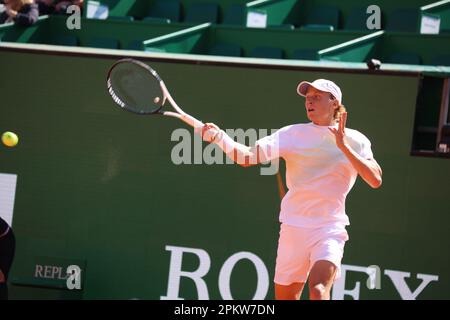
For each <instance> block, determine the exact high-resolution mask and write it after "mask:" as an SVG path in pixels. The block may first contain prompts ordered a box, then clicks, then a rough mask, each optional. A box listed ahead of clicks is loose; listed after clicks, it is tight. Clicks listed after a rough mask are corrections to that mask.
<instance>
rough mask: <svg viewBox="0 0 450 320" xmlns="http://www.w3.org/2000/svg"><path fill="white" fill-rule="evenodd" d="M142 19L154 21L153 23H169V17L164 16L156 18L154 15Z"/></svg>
mask: <svg viewBox="0 0 450 320" xmlns="http://www.w3.org/2000/svg"><path fill="white" fill-rule="evenodd" d="M142 21H145V22H149V23H154V24H168V23H170V19H166V18H156V17H145V18H144V19H142Z"/></svg>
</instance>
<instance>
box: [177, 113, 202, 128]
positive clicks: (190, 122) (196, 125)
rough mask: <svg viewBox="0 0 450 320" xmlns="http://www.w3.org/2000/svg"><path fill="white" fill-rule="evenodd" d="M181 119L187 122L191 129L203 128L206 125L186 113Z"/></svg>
mask: <svg viewBox="0 0 450 320" xmlns="http://www.w3.org/2000/svg"><path fill="white" fill-rule="evenodd" d="M180 119H181V120H183V121H184V122H186V123H187V124H188V125H190V126H191V127H194V129H198V128H202V127H203V126H204V125H205V124H204V123H203V122H201V121H200V120H197V119H195V118H194V117H193V116H190V115H188V114H186V113H185V114H182V115H181V118H180Z"/></svg>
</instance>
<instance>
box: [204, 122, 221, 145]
mask: <svg viewBox="0 0 450 320" xmlns="http://www.w3.org/2000/svg"><path fill="white" fill-rule="evenodd" d="M219 134H220V128H219V127H218V126H217V125H215V124H214V123H211V122H207V123H205V125H204V126H203V128H202V139H203V141H206V142H210V143H211V142H214V141H215V140H216V139H217V138H218V136H219Z"/></svg>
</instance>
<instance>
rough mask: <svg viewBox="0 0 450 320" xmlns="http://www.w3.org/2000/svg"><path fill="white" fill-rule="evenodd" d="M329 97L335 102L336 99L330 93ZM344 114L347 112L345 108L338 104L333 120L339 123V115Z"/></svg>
mask: <svg viewBox="0 0 450 320" xmlns="http://www.w3.org/2000/svg"><path fill="white" fill-rule="evenodd" d="M330 96H331V98H332V99H333V100H336V98H335V97H334V96H333V95H332V94H331V93H330ZM344 112H347V109H345V106H344V105H343V104H342V103H341V104H339V107H337V108H336V109H335V110H334V115H333V120H336V121H338V122H339V119H340V118H341V114H343V113H344Z"/></svg>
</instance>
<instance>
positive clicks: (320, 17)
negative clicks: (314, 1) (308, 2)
mask: <svg viewBox="0 0 450 320" xmlns="http://www.w3.org/2000/svg"><path fill="white" fill-rule="evenodd" d="M339 15H340V13H339V9H338V8H337V7H335V6H327V5H323V6H317V7H314V9H313V10H312V11H311V12H310V13H309V14H308V16H307V18H306V21H305V24H304V27H305V28H309V27H310V26H311V25H312V26H318V25H322V26H326V27H327V29H329V26H331V27H333V30H336V29H337V28H338V27H339Z"/></svg>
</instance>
